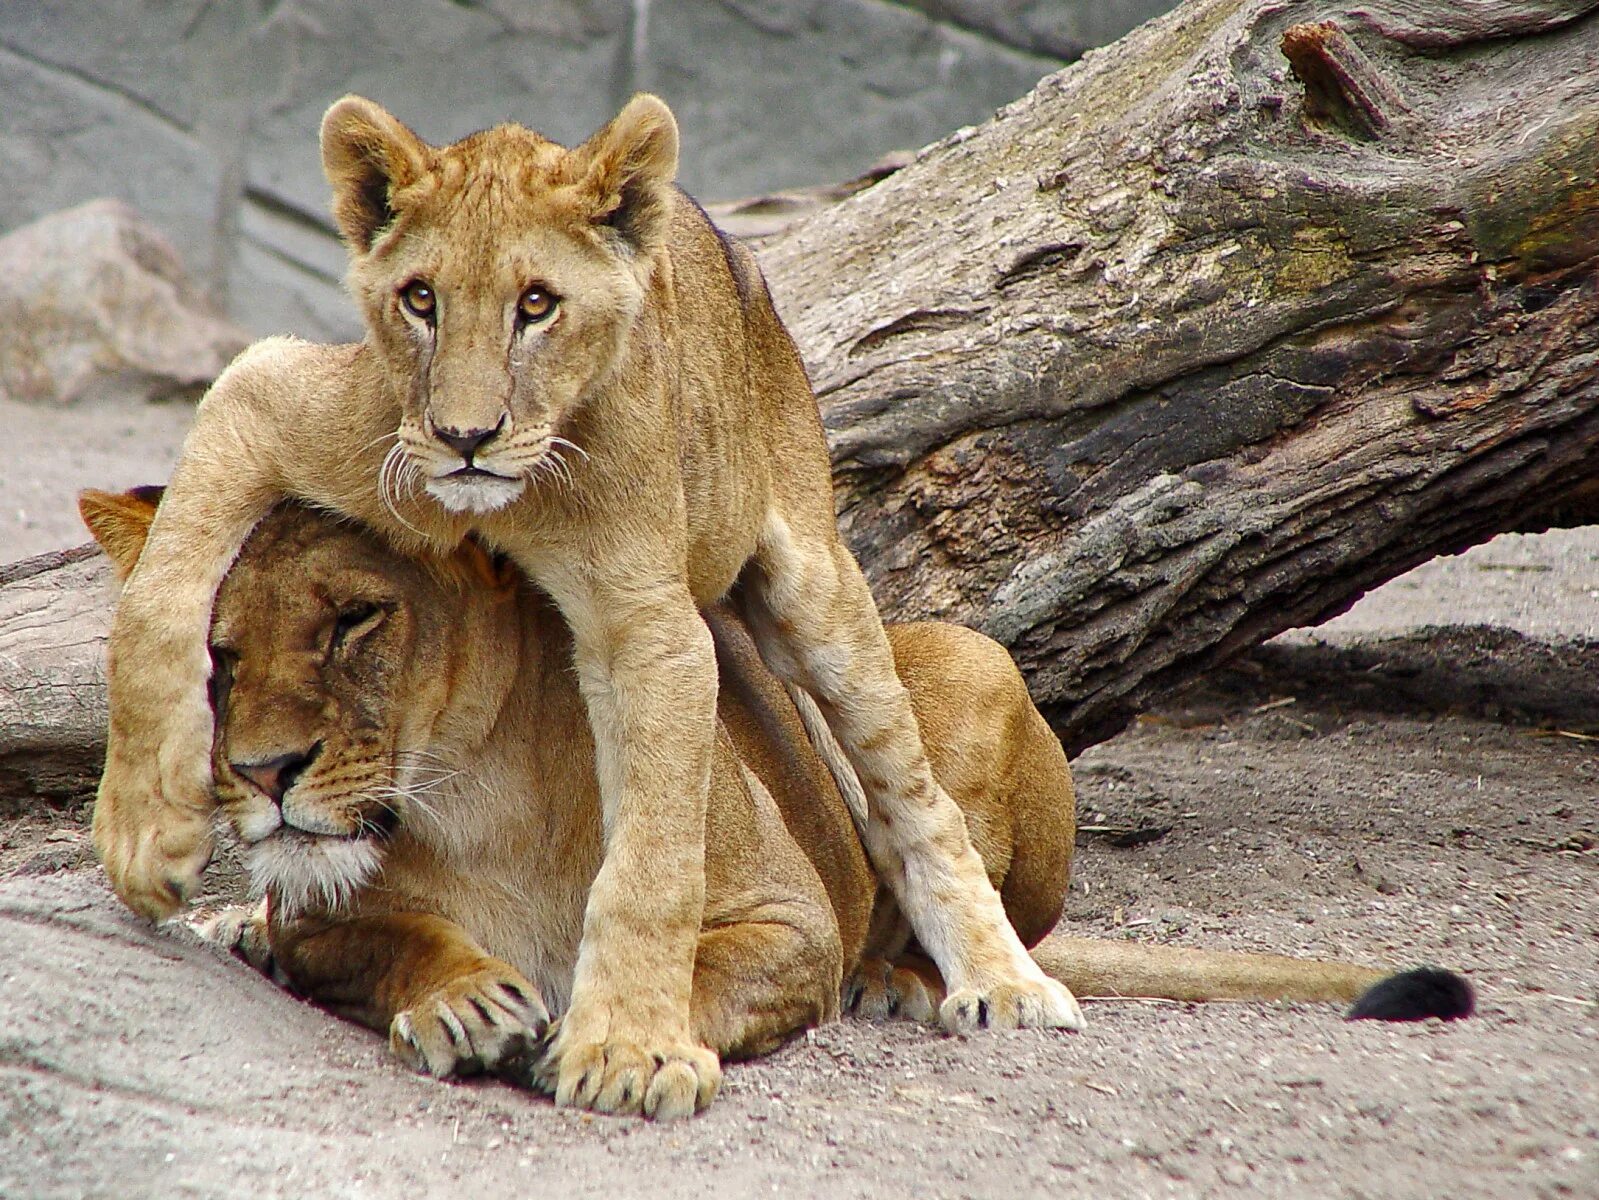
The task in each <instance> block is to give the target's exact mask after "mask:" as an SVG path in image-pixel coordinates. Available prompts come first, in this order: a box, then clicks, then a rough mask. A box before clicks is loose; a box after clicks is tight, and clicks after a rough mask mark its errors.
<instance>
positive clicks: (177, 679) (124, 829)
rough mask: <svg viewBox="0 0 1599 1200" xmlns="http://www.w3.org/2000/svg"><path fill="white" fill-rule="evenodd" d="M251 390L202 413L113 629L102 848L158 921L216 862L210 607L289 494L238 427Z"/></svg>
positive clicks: (133, 897)
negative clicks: (259, 527)
mask: <svg viewBox="0 0 1599 1200" xmlns="http://www.w3.org/2000/svg"><path fill="white" fill-rule="evenodd" d="M230 374H232V372H230ZM247 393H248V388H247V387H241V386H240V385H239V384H238V383H237V376H236V375H233V379H232V381H231V382H230V376H229V375H225V376H224V377H223V378H222V379H221V380H219V381H218V382H217V384H216V386H215V388H213V390H212V393H211V395H210V396H209V397H208V398H207V400H206V403H205V404H203V405H202V407H201V410H200V413H199V415H198V416H197V417H196V419H195V425H194V429H193V430H192V431H191V432H190V434H189V438H188V440H187V442H186V443H185V447H184V453H183V457H182V459H181V460H180V461H179V463H178V467H177V470H176V472H175V473H174V475H173V481H172V484H171V485H170V486H169V487H168V489H167V493H166V496H165V498H164V499H163V500H162V502H161V505H160V508H159V509H158V510H157V513H156V517H155V520H154V523H153V524H152V525H151V527H150V531H149V535H148V537H147V539H146V540H145V543H144V547H143V549H142V551H141V552H140V554H139V557H138V561H137V563H136V565H135V566H134V567H133V570H132V573H131V575H129V577H128V579H127V582H126V584H125V586H124V588H123V591H122V595H121V597H120V599H119V600H118V603H117V609H116V615H115V618H114V619H113V621H112V625H111V638H110V642H109V645H108V647H107V655H106V684H107V691H108V696H107V700H108V704H109V710H110V727H109V730H108V733H107V741H106V760H105V770H104V773H103V774H102V776H101V779H100V791H99V798H98V800H97V801H96V803H95V807H94V843H95V848H96V850H97V851H98V852H99V854H100V859H101V861H102V862H103V863H104V864H105V868H106V873H107V875H108V876H109V877H110V880H111V885H112V887H113V888H115V889H116V892H117V895H119V896H120V897H121V898H122V900H123V901H124V902H125V903H126V904H127V905H128V907H129V908H131V909H133V910H134V911H135V912H137V913H139V914H140V915H141V916H144V917H147V918H150V919H151V920H160V919H162V918H164V917H168V916H171V915H172V914H173V913H174V912H175V911H177V909H178V908H180V907H181V906H182V905H183V904H184V903H185V902H186V901H187V900H188V899H189V898H190V896H191V895H192V894H193V893H194V891H195V889H196V887H197V886H198V883H199V879H200V874H201V872H202V871H204V870H205V867H206V864H207V863H208V862H209V861H210V857H211V810H212V798H211V753H210V750H211V709H210V706H209V704H208V703H207V698H206V679H207V677H208V676H209V675H210V671H211V662H210V655H209V653H208V651H207V648H206V634H207V627H208V625H209V621H210V615H211V602H212V598H213V597H214V596H215V595H216V590H217V587H218V586H219V585H220V583H221V582H222V577H223V576H224V575H225V574H226V573H227V570H228V567H229V566H230V565H231V564H232V562H233V559H234V557H235V556H236V555H237V554H238V552H239V547H240V546H242V545H243V544H244V540H245V538H246V537H247V536H249V533H250V530H251V529H252V528H253V527H254V526H255V524H256V522H257V521H259V520H260V519H261V518H262V517H263V516H265V515H266V513H267V511H268V509H270V508H271V506H272V504H273V503H274V502H275V501H276V500H277V499H278V498H279V489H280V485H279V481H278V479H277V477H276V475H275V473H274V472H273V471H272V469H271V460H270V458H269V457H268V456H266V455H265V454H262V453H257V452H255V451H253V450H252V448H251V446H250V445H249V436H248V434H249V423H248V422H240V421H236V420H233V419H231V415H232V414H233V413H234V412H235V411H236V410H244V411H248V408H249V403H248V401H249V397H248V394H247Z"/></svg>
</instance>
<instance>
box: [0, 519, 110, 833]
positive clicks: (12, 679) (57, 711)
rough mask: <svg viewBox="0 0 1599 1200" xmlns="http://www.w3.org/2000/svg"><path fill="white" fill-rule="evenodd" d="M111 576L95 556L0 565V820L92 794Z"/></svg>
mask: <svg viewBox="0 0 1599 1200" xmlns="http://www.w3.org/2000/svg"><path fill="white" fill-rule="evenodd" d="M110 625H111V572H110V569H109V567H108V565H107V563H106V560H105V558H104V557H103V556H102V555H101V554H100V551H99V547H97V546H94V545H88V546H77V547H74V548H73V549H71V550H63V551H59V552H55V553H51V554H41V555H39V556H38V557H37V558H30V559H25V560H23V561H22V562H19V563H8V564H0V816H6V815H8V813H9V810H10V809H11V808H12V807H13V806H14V805H16V804H18V803H21V802H27V801H32V800H34V799H35V798H43V799H45V800H48V801H51V802H55V803H66V802H69V801H73V800H78V799H82V798H84V797H86V796H90V795H93V793H94V786H95V783H96V782H97V781H98V780H99V778H100V764H101V762H102V760H103V759H104V758H105V728H106V704H105V640H106V634H107V633H108V632H109V630H110Z"/></svg>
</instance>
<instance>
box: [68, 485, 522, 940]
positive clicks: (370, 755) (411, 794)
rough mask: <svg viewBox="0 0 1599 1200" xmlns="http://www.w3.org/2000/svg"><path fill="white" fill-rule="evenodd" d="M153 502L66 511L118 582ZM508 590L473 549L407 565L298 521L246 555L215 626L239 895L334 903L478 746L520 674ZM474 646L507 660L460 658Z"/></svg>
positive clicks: (84, 498)
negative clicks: (453, 758)
mask: <svg viewBox="0 0 1599 1200" xmlns="http://www.w3.org/2000/svg"><path fill="white" fill-rule="evenodd" d="M159 496H160V489H158V488H141V489H137V490H135V491H134V492H130V493H126V494H124V495H112V494H108V493H105V492H93V491H89V492H84V493H83V494H82V495H81V496H80V497H79V501H78V505H79V511H80V512H81V513H82V514H83V518H84V521H85V523H86V524H87V525H88V526H89V528H90V530H91V531H92V532H93V533H94V535H95V537H96V539H97V540H98V541H99V542H100V544H101V546H103V547H104V548H105V550H106V553H107V554H108V555H109V556H110V558H111V560H112V562H113V564H114V566H115V567H116V569H117V571H118V573H119V574H120V575H122V576H124V577H125V576H126V575H127V573H128V572H129V571H131V570H132V569H133V565H134V563H135V562H136V561H137V560H138V557H139V554H140V552H141V551H142V550H143V548H144V541H145V536H146V534H147V533H148V531H149V527H150V522H151V521H152V519H153V518H154V515H155V510H156V505H157V502H158V500H159ZM515 587H516V577H515V576H514V574H513V573H511V572H509V571H507V570H506V569H505V568H503V567H502V566H501V565H500V564H498V563H497V562H495V561H493V560H491V559H490V558H489V557H488V556H487V555H486V554H485V553H484V552H483V551H482V550H481V549H480V548H478V547H477V546H476V545H474V544H472V543H467V544H466V545H463V546H462V548H461V549H460V550H459V551H457V552H456V554H455V555H453V556H451V557H448V558H441V559H437V560H431V559H430V560H419V559H409V558H405V557H402V556H399V555H396V554H395V553H393V552H392V551H390V550H388V549H386V548H385V547H384V546H383V545H382V544H381V543H380V542H379V541H378V540H377V538H375V537H374V536H373V535H372V534H370V533H368V532H366V531H365V530H362V529H360V528H357V527H355V526H352V525H349V524H347V523H338V522H335V521H333V520H332V519H330V518H328V517H326V516H323V515H321V514H318V513H314V512H312V511H310V510H308V509H305V508H301V507H299V506H295V505H285V506H283V507H280V508H278V509H277V510H275V511H274V512H273V514H272V515H271V516H269V517H268V518H267V519H266V520H265V521H264V522H262V524H261V525H260V526H259V527H258V528H257V529H256V531H255V532H254V533H253V534H252V535H251V537H250V540H249V541H248V542H246V543H245V546H244V550H243V551H242V552H241V553H240V555H239V558H238V561H237V562H236V563H234V565H233V568H232V570H231V571H230V572H229V573H228V576H227V579H226V580H225V581H224V582H223V584H222V588H221V590H220V592H219V593H218V594H217V600H216V607H215V609H214V612H213V616H212V621H211V656H212V662H213V669H212V681H211V705H212V712H213V714H214V717H215V721H216V726H215V736H214V740H213V750H212V773H213V777H214V781H215V787H216V793H217V798H218V800H219V802H220V804H221V807H222V810H223V812H224V813H225V814H226V816H227V818H228V820H229V821H230V822H231V824H232V825H233V828H234V830H235V831H236V832H237V833H238V835H239V837H240V839H241V840H242V841H243V842H244V844H245V846H246V857H247V861H248V865H249V867H250V872H251V876H252V879H253V881H254V883H255V884H256V886H257V887H258V888H260V889H261V890H263V891H266V892H269V893H270V894H271V895H272V896H273V897H274V900H275V902H277V903H278V904H279V905H280V911H287V912H292V911H294V910H297V909H300V908H303V907H305V906H306V905H307V904H309V903H312V902H319V903H321V904H324V905H329V906H335V905H337V904H338V903H339V902H341V901H342V900H344V899H346V898H347V897H348V896H349V895H350V894H351V893H352V892H353V891H354V889H356V888H357V887H359V886H360V885H361V884H363V883H364V882H366V881H367V880H368V879H369V878H370V877H371V876H372V874H373V872H374V871H376V869H377V868H378V866H379V865H380V862H381V845H382V842H383V840H384V839H385V838H387V837H388V836H389V835H390V834H391V833H392V832H393V830H394V829H395V828H396V826H397V825H398V824H399V823H400V822H401V821H402V820H406V819H407V818H408V817H409V816H410V815H411V814H410V812H409V810H410V809H411V807H412V806H413V805H416V804H421V803H423V801H422V800H421V798H420V797H419V795H418V793H420V792H422V791H425V790H426V789H427V787H428V786H429V785H430V784H432V783H434V782H436V781H437V780H438V779H439V778H440V777H441V776H443V775H444V774H446V773H447V772H449V771H451V770H452V769H453V768H452V767H451V766H449V765H448V760H449V756H450V755H451V754H452V753H459V754H460V755H462V756H466V755H468V754H469V753H470V750H471V749H472V748H473V747H474V746H476V745H477V744H478V743H480V742H481V741H482V739H483V737H484V736H486V734H487V732H488V728H489V726H490V725H491V724H492V722H493V719H494V716H495V714H496V713H497V712H498V709H499V706H500V705H501V704H503V703H504V700H505V697H506V695H507V694H508V693H509V690H510V685H511V680H512V678H513V676H514V673H515V667H514V665H513V664H512V663H511V662H510V659H511V658H512V654H511V649H512V648H514V646H515V645H516V641H517V639H516V637H515V633H514V625H511V624H509V623H508V622H510V621H511V617H510V612H509V610H510V609H511V608H512V605H510V604H508V603H506V601H507V600H508V598H509V597H510V595H511V594H512V593H513V592H514V589H515ZM483 645H498V646H503V647H506V648H507V652H506V653H504V654H493V655H490V654H482V653H472V652H471V651H472V648H473V647H474V646H477V647H481V646H483ZM463 695H469V696H471V697H472V703H471V704H463V703H461V702H460V697H461V696H463Z"/></svg>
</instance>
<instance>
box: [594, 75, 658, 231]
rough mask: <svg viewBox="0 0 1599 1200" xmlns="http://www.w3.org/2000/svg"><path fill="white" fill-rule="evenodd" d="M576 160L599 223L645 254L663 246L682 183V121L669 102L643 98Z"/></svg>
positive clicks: (645, 94) (633, 101)
mask: <svg viewBox="0 0 1599 1200" xmlns="http://www.w3.org/2000/svg"><path fill="white" fill-rule="evenodd" d="M572 154H573V158H574V161H575V164H576V166H577V168H578V171H579V178H580V179H581V181H582V186H583V187H584V188H585V189H586V190H587V191H588V193H589V203H590V206H591V207H590V212H591V214H592V216H593V219H594V221H596V222H597V223H599V224H603V225H609V226H610V227H611V228H613V229H615V230H616V231H617V232H618V233H620V234H621V235H622V236H623V237H624V238H626V239H627V240H628V242H630V243H631V244H632V245H634V246H636V247H638V248H640V249H651V248H653V247H654V246H656V245H657V244H659V242H660V240H661V238H662V236H663V235H664V233H665V227H666V216H667V212H668V207H667V206H668V203H669V200H670V192H671V187H672V181H673V180H674V179H676V178H677V121H676V120H674V119H673V117H672V110H671V109H669V108H667V107H666V101H664V100H662V99H661V98H660V97H659V96H651V95H650V94H649V93H648V92H640V93H639V94H638V95H636V96H634V97H633V98H632V99H631V100H629V101H628V102H627V106H626V107H625V108H623V109H622V111H621V112H619V113H618V114H617V115H616V117H615V119H614V120H612V121H611V123H610V124H609V125H607V126H606V127H605V128H604V129H602V130H600V131H599V132H598V133H596V134H595V135H594V136H593V137H591V138H590V139H589V140H588V141H586V142H584V143H583V144H582V145H581V146H579V147H578V148H577V149H576V150H574V151H573V152H572Z"/></svg>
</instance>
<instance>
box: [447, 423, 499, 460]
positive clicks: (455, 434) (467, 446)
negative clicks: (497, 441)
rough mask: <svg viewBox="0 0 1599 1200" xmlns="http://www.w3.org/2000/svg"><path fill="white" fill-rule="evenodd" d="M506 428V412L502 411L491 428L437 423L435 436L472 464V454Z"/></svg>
mask: <svg viewBox="0 0 1599 1200" xmlns="http://www.w3.org/2000/svg"><path fill="white" fill-rule="evenodd" d="M504 428H505V414H504V413H501V414H500V419H499V420H498V421H496V422H495V423H494V426H493V428H491V429H452V428H451V427H450V426H448V425H435V426H434V427H433V436H434V437H436V438H438V439H439V441H441V442H443V443H444V444H445V445H446V446H448V447H449V448H450V449H451V450H454V451H455V452H456V453H457V454H459V455H460V456H461V461H463V462H464V463H466V465H467V466H471V465H472V456H473V455H474V454H476V453H477V452H478V451H479V450H481V449H482V448H483V444H484V443H485V442H489V441H492V440H493V439H494V438H496V437H498V436H499V433H500V430H502V429H504Z"/></svg>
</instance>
